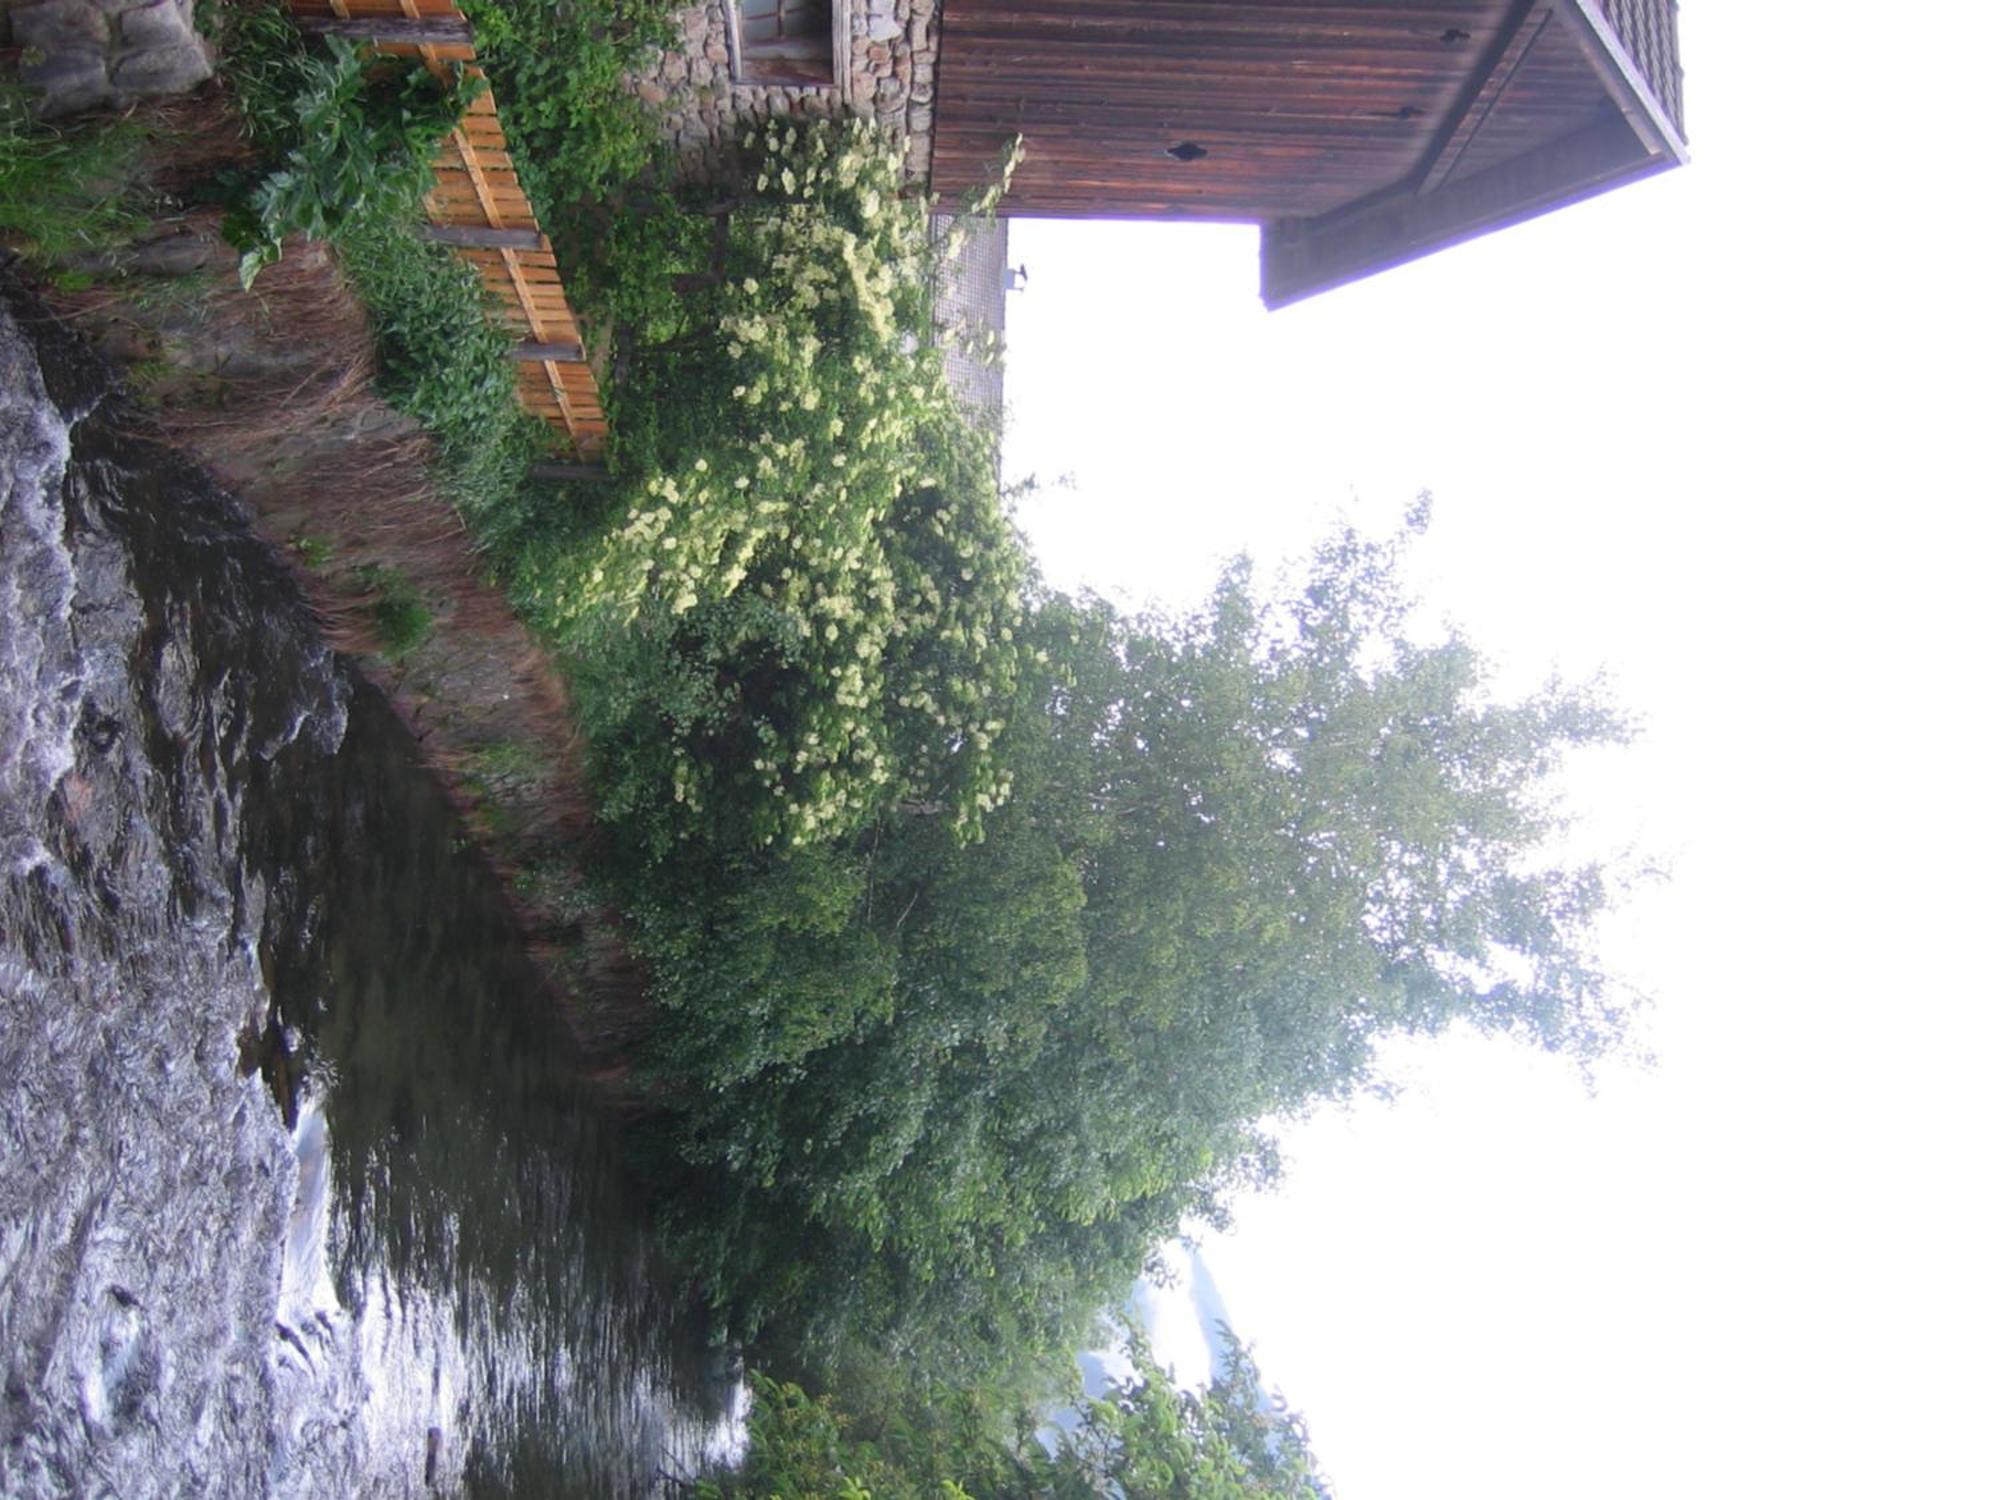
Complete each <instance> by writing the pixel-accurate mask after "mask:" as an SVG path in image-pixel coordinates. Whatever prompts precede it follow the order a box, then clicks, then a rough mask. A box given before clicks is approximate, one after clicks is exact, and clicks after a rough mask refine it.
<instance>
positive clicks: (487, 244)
mask: <svg viewBox="0 0 2000 1500" xmlns="http://www.w3.org/2000/svg"><path fill="white" fill-rule="evenodd" d="M421 233H422V234H423V237H424V238H425V239H427V240H434V241H436V242H437V243H438V244H440V245H462V246H464V247H465V248H467V249H471V250H547V249H548V248H549V238H548V236H547V235H545V234H543V233H542V232H541V230H539V229H489V228H488V227H487V226H485V225H484V224H426V225H424V227H423V229H422V231H421Z"/></svg>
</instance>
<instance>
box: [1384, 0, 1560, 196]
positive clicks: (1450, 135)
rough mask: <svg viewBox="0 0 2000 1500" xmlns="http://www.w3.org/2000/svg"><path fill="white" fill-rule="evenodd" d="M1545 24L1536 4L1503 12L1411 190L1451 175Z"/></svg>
mask: <svg viewBox="0 0 2000 1500" xmlns="http://www.w3.org/2000/svg"><path fill="white" fill-rule="evenodd" d="M1548 24H1549V8H1548V6H1547V5H1546V4H1545V3H1542V0H1519V3H1518V4H1516V5H1515V6H1514V8H1513V9H1512V10H1511V11H1509V12H1508V14H1507V20H1506V22H1505V23H1504V24H1503V25H1502V26H1501V27H1500V29H1499V31H1498V32H1496V33H1495V34H1494V36H1493V39H1492V41H1491V42H1490V43H1489V44H1488V46H1487V48H1486V52H1485V54H1484V55H1483V56H1482V57H1481V58H1480V59H1479V65H1478V66H1477V67H1476V68H1474V69H1473V71H1472V76H1471V77H1470V78H1469V79H1467V80H1466V86H1465V88H1464V89H1463V91H1461V92H1460V94H1459V96H1458V101H1457V103H1455V104H1454V105H1453V106H1452V108H1451V111H1450V113H1449V114H1447V115H1446V116H1445V118H1444V121H1443V123H1442V124H1441V125H1440V126H1439V128H1438V134H1437V138H1436V139H1435V140H1433V141H1432V142H1431V146H1430V149H1429V150H1428V151H1426V152H1425V153H1424V159H1423V160H1422V161H1421V162H1419V163H1417V169H1416V170H1415V171H1414V172H1412V173H1411V174H1410V176H1411V178H1412V180H1413V183H1414V186H1415V190H1416V191H1417V192H1419V193H1428V192H1430V191H1431V190H1432V189H1433V188H1435V187H1437V186H1438V184H1440V183H1441V182H1443V181H1444V180H1445V178H1447V177H1449V176H1450V175H1451V171H1452V168H1453V167H1455V166H1457V165H1458V162H1459V158H1460V157H1462V156H1463V155H1464V154H1465V148H1466V147H1467V146H1469V145H1471V144H1472V142H1473V141H1474V139H1476V138H1477V137H1478V135H1479V130H1480V127H1481V126H1483V125H1484V124H1485V123H1486V122H1487V120H1489V119H1490V118H1492V115H1493V110H1494V107H1495V106H1496V105H1498V104H1499V102H1500V100H1501V99H1502V97H1504V96H1505V94H1506V92H1507V85H1508V84H1509V83H1510V82H1512V81H1513V77H1514V73H1515V71H1516V70H1517V69H1518V68H1519V67H1520V66H1521V59H1522V58H1524V57H1526V56H1527V55H1528V53H1529V51H1530V50H1531V49H1532V48H1533V47H1534V45H1535V42H1536V40H1537V39H1538V38H1539V37H1540V36H1541V34H1542V30H1543V28H1544V27H1546V26H1547V25H1548Z"/></svg>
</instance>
